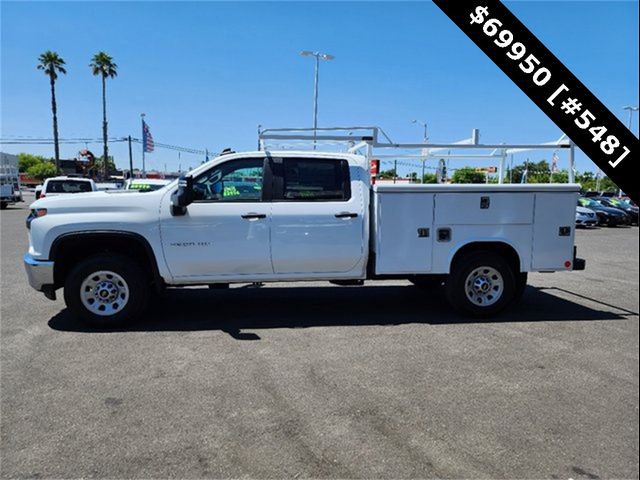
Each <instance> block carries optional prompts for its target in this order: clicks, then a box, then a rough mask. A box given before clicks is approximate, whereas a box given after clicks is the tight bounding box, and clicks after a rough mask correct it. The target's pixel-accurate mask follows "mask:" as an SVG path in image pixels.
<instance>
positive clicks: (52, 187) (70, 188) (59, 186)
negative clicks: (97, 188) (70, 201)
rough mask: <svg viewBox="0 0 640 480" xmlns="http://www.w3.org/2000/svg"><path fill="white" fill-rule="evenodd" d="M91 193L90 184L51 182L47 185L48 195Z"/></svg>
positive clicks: (66, 181)
mask: <svg viewBox="0 0 640 480" xmlns="http://www.w3.org/2000/svg"><path fill="white" fill-rule="evenodd" d="M90 191H91V183H90V182H82V181H77V180H51V181H49V183H47V193H80V192H90Z"/></svg>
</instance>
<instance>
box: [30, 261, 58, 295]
mask: <svg viewBox="0 0 640 480" xmlns="http://www.w3.org/2000/svg"><path fill="white" fill-rule="evenodd" d="M23 260H24V268H25V270H26V271H27V278H28V279H29V285H31V286H32V287H33V288H35V289H36V290H38V291H39V292H45V294H46V293H48V292H50V291H52V290H53V262H51V261H49V260H36V259H35V258H33V257H32V256H31V255H29V254H28V253H27V254H26V255H25V256H24V259H23Z"/></svg>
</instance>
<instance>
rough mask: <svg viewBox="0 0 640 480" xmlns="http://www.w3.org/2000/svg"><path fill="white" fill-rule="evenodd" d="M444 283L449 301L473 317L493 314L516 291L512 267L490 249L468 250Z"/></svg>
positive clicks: (460, 310) (502, 307) (511, 297)
mask: <svg viewBox="0 0 640 480" xmlns="http://www.w3.org/2000/svg"><path fill="white" fill-rule="evenodd" d="M446 285H447V298H448V300H449V303H450V304H451V305H452V306H453V307H454V308H455V309H456V310H458V311H459V312H461V313H463V314H467V315H472V316H475V317H488V316H491V315H495V314H496V313H498V312H500V311H501V310H502V309H504V308H505V307H506V306H507V305H508V304H509V303H510V302H511V300H512V299H513V298H514V295H515V294H516V279H515V276H514V274H513V271H512V270H511V267H510V266H509V264H508V263H507V261H506V260H505V259H504V258H503V257H501V256H500V255H497V254H495V253H492V252H475V253H471V254H469V255H467V256H465V257H464V258H462V259H461V260H459V261H458V262H456V264H455V266H454V267H453V270H452V272H451V274H450V275H449V279H448V281H447V283H446Z"/></svg>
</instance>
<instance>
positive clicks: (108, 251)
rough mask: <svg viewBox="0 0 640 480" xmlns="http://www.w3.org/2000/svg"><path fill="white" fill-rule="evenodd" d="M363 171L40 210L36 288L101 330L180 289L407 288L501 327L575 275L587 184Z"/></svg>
mask: <svg viewBox="0 0 640 480" xmlns="http://www.w3.org/2000/svg"><path fill="white" fill-rule="evenodd" d="M368 163H369V162H368V161H367V159H366V158H365V157H363V156H359V155H353V154H342V153H340V154H337V153H326V152H323V153H321V152H316V151H314V152H309V151H302V152H293V151H281V152H276V151H273V152H268V151H267V152H265V151H258V152H247V153H232V154H227V155H223V156H220V157H218V158H216V159H214V160H212V161H210V162H208V163H206V164H203V165H201V166H200V167H198V168H196V169H195V170H193V171H192V172H190V173H189V174H188V175H187V176H185V177H182V178H181V179H180V180H179V181H174V182H173V183H171V184H169V185H167V186H166V187H164V188H162V189H160V190H157V191H153V192H148V193H140V192H131V193H124V192H120V193H111V192H93V193H81V194H77V195H69V196H60V197H52V198H45V199H43V200H38V201H36V202H35V203H33V204H32V205H31V213H30V215H29V217H28V218H27V227H28V228H29V252H28V253H27V254H26V255H25V257H24V263H25V266H26V270H27V275H28V278H29V283H30V284H31V286H32V287H33V288H35V289H36V290H39V291H42V292H44V294H45V295H46V296H47V297H48V298H52V299H54V298H55V291H56V290H57V289H59V288H64V298H65V302H66V304H67V306H68V307H69V309H70V310H71V311H72V312H73V313H74V314H76V315H78V316H79V317H82V318H84V319H85V320H87V321H89V322H92V323H94V324H97V325H102V326H111V325H114V324H117V323H121V322H123V321H126V320H130V319H133V318H135V317H136V316H138V315H140V314H141V313H142V311H143V310H144V308H145V305H146V303H147V299H148V298H149V296H150V294H152V293H153V292H154V291H156V292H161V291H162V290H163V289H164V288H166V287H173V286H184V285H209V286H210V287H214V286H216V285H217V286H228V284H230V283H250V282H276V281H277V282H282V281H287V282H294V281H309V280H313V281H317V280H327V281H331V282H334V283H338V284H345V285H359V284H362V283H363V281H365V280H368V279H408V280H410V281H411V282H412V283H414V284H416V285H419V286H428V285H431V286H433V287H434V288H435V287H436V286H444V288H445V291H446V294H447V297H448V299H449V301H450V302H451V304H452V306H453V307H455V308H456V309H458V310H460V311H461V312H463V313H464V314H471V315H479V316H487V315H492V314H495V313H496V312H498V311H500V310H502V309H503V308H504V307H505V306H507V305H508V304H509V303H510V302H511V301H512V300H514V299H515V298H517V297H519V296H520V294H521V293H522V291H523V290H524V287H525V284H526V275H527V272H530V271H534V272H551V271H558V270H562V271H566V270H579V269H583V268H584V263H585V262H584V260H581V259H578V258H576V255H575V248H574V221H575V218H574V217H575V205H576V199H577V196H578V188H579V187H578V185H573V184H569V185H566V184H565V185H372V184H371V179H370V173H369V164H368Z"/></svg>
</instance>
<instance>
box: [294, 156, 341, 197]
mask: <svg viewBox="0 0 640 480" xmlns="http://www.w3.org/2000/svg"><path fill="white" fill-rule="evenodd" d="M283 163H284V165H283V169H282V177H283V178H282V182H283V185H282V200H285V201H286V200H289V201H304V202H307V201H331V200H333V201H345V200H349V198H351V183H350V179H349V163H348V162H347V161H346V160H331V159H316V158H314V159H305V158H285V159H284V162H283Z"/></svg>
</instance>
